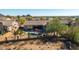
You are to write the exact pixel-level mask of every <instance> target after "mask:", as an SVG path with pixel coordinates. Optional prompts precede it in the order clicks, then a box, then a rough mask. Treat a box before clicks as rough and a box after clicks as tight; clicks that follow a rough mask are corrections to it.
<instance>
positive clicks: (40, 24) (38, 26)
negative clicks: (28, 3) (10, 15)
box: [23, 20, 48, 32]
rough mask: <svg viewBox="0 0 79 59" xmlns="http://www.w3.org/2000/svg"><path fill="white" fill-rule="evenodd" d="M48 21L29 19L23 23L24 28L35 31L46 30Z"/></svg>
mask: <svg viewBox="0 0 79 59" xmlns="http://www.w3.org/2000/svg"><path fill="white" fill-rule="evenodd" d="M47 22H48V21H47V20H38V21H34V20H31V21H27V22H26V23H25V24H24V25H23V30H25V31H35V32H44V31H45V27H46V24H47Z"/></svg>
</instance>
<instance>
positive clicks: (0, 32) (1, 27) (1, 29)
mask: <svg viewBox="0 0 79 59" xmlns="http://www.w3.org/2000/svg"><path fill="white" fill-rule="evenodd" d="M4 32H5V31H4V26H3V24H2V22H0V34H3V33H4Z"/></svg>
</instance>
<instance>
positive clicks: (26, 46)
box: [0, 40, 63, 50]
mask: <svg viewBox="0 0 79 59" xmlns="http://www.w3.org/2000/svg"><path fill="white" fill-rule="evenodd" d="M62 47H63V43H62V42H60V41H58V42H53V43H50V42H47V43H43V42H41V41H40V40H29V41H19V42H9V43H3V44H0V50H60V49H61V48H62Z"/></svg>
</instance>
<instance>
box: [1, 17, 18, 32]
mask: <svg viewBox="0 0 79 59" xmlns="http://www.w3.org/2000/svg"><path fill="white" fill-rule="evenodd" d="M0 22H1V23H2V24H3V26H4V27H5V31H12V32H13V31H16V30H17V29H18V28H19V24H18V22H17V21H15V20H12V19H10V18H6V17H5V18H1V19H0Z"/></svg>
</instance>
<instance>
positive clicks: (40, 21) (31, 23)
mask: <svg viewBox="0 0 79 59" xmlns="http://www.w3.org/2000/svg"><path fill="white" fill-rule="evenodd" d="M47 22H48V21H47V20H39V21H32V20H31V21H26V23H25V24H24V25H46V24H47Z"/></svg>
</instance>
